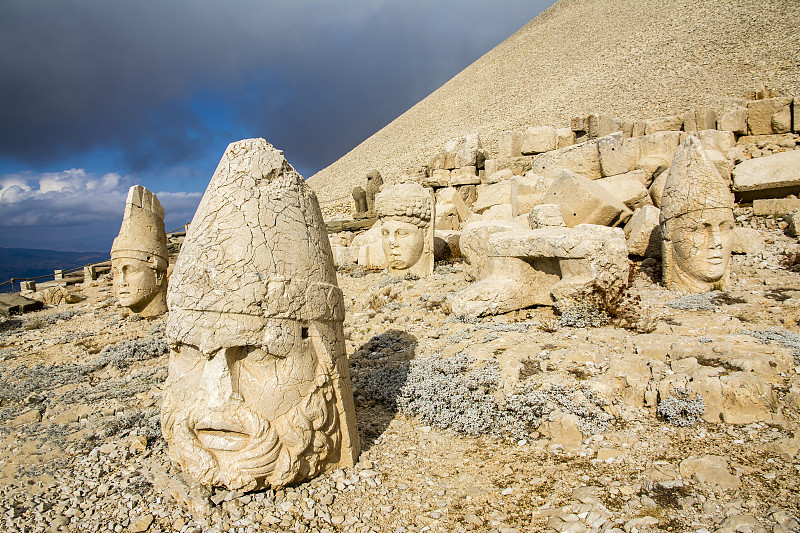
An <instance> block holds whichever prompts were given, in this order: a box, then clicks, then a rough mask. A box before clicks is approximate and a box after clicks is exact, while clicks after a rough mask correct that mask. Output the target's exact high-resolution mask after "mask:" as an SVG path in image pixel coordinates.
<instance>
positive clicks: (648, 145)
mask: <svg viewBox="0 0 800 533" xmlns="http://www.w3.org/2000/svg"><path fill="white" fill-rule="evenodd" d="M680 143H681V132H679V131H660V132H656V133H653V134H650V135H643V136H641V137H633V138H631V139H625V142H624V144H623V149H624V150H625V151H626V152H627V153H632V154H633V157H634V158H635V159H636V164H635V166H634V168H635V169H637V170H644V171H645V172H647V173H648V174H649V175H650V176H653V177H656V176H658V175H659V174H660V173H661V172H662V171H664V170H665V169H667V168H668V167H669V165H670V163H671V162H672V159H673V158H674V157H675V151H676V150H677V149H678V146H679V145H680Z"/></svg>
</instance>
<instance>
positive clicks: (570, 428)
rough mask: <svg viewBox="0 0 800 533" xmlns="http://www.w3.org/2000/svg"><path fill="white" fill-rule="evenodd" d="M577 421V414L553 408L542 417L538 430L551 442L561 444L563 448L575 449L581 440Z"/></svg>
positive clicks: (581, 436)
mask: <svg viewBox="0 0 800 533" xmlns="http://www.w3.org/2000/svg"><path fill="white" fill-rule="evenodd" d="M578 422H579V419H578V415H575V414H572V413H564V412H563V411H559V410H555V411H552V412H551V413H550V414H548V415H547V416H546V417H545V418H544V420H543V421H542V425H541V429H540V431H541V433H542V435H544V436H545V437H547V438H548V439H550V442H551V443H552V444H561V445H562V446H564V448H565V449H576V448H580V446H581V443H582V442H583V434H582V433H581V430H580V429H579V428H578Z"/></svg>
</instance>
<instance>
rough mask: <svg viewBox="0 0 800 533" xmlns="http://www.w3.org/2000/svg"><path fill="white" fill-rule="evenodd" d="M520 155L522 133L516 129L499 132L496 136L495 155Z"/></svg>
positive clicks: (502, 156)
mask: <svg viewBox="0 0 800 533" xmlns="http://www.w3.org/2000/svg"><path fill="white" fill-rule="evenodd" d="M521 155H522V133H521V132H519V131H516V130H508V131H503V132H500V134H499V135H498V136H497V157H498V158H504V157H519V156H521Z"/></svg>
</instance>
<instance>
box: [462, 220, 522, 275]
mask: <svg viewBox="0 0 800 533" xmlns="http://www.w3.org/2000/svg"><path fill="white" fill-rule="evenodd" d="M515 229H524V228H523V227H520V226H519V225H518V224H515V223H514V222H510V221H498V220H480V221H476V222H469V223H467V224H466V225H465V226H464V228H463V230H462V232H461V238H460V240H459V246H460V248H461V255H462V256H463V257H464V261H465V263H466V265H467V268H466V272H467V276H468V277H469V278H470V279H472V280H479V279H483V278H485V277H486V276H488V275H489V259H488V256H487V251H486V247H487V243H488V241H489V237H490V236H491V235H493V234H495V233H500V232H503V231H512V230H515Z"/></svg>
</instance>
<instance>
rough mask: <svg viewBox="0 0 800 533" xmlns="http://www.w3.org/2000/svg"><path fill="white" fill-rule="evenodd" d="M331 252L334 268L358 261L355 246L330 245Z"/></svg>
mask: <svg viewBox="0 0 800 533" xmlns="http://www.w3.org/2000/svg"><path fill="white" fill-rule="evenodd" d="M354 252H355V253H354ZM331 253H332V254H333V266H335V267H336V268H340V267H343V266H346V265H352V264H355V263H357V262H358V250H356V249H355V248H351V247H349V246H334V245H331Z"/></svg>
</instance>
